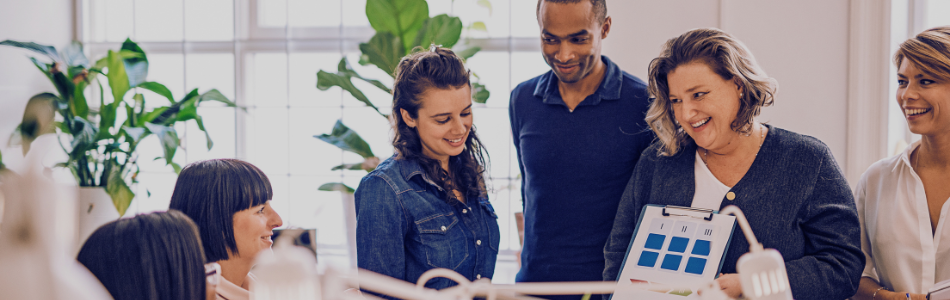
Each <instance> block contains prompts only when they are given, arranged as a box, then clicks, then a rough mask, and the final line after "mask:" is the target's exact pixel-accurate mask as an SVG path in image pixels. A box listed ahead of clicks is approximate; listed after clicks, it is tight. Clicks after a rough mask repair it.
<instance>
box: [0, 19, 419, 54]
mask: <svg viewBox="0 0 950 300" xmlns="http://www.w3.org/2000/svg"><path fill="white" fill-rule="evenodd" d="M426 14H428V12H426ZM0 45H4V46H11V47H17V48H21V49H26V50H30V51H33V52H36V53H39V54H42V55H46V57H49V59H50V60H52V61H62V60H63V59H62V58H61V57H60V56H59V53H58V52H56V48H55V47H53V46H47V45H40V44H37V43H34V42H26V43H24V42H17V41H14V40H5V41H2V42H0Z"/></svg>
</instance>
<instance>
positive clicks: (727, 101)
mask: <svg viewBox="0 0 950 300" xmlns="http://www.w3.org/2000/svg"><path fill="white" fill-rule="evenodd" d="M776 89H777V83H776V81H775V79H772V78H770V77H768V76H767V75H766V74H765V72H764V71H763V70H762V68H760V67H759V65H758V63H757V62H756V61H755V57H753V56H752V53H751V52H749V50H748V49H747V48H746V46H745V45H744V44H742V42H740V41H738V40H736V39H735V38H733V37H732V36H730V35H729V34H727V33H725V32H723V31H721V30H719V29H713V28H709V29H694V30H691V31H688V32H686V33H684V34H682V35H680V36H678V37H675V38H672V39H670V40H669V41H667V42H666V45H665V46H664V48H663V51H662V52H661V53H660V56H659V57H657V58H655V59H653V61H652V62H651V63H650V67H649V90H650V93H651V94H652V95H653V96H654V97H656V99H655V100H654V101H653V103H652V104H651V106H650V109H649V111H648V112H647V119H646V121H647V123H648V124H649V125H650V127H651V128H652V129H653V132H655V133H656V135H657V138H658V141H656V142H654V143H653V145H651V146H650V147H649V148H647V150H644V151H643V154H642V156H640V161H639V162H637V166H636V168H635V169H634V172H633V176H632V178H631V179H630V182H629V183H628V184H627V189H626V190H625V191H624V193H623V196H622V198H621V200H620V205H619V207H618V211H617V216H616V219H615V221H614V226H613V230H612V231H611V233H610V236H609V238H608V240H607V245H606V246H605V248H604V256H605V258H606V260H607V265H606V268H605V270H604V279H605V280H616V278H617V275H618V272H619V271H620V269H621V268H622V267H623V266H621V264H622V262H623V261H624V254H625V253H626V251H627V247H628V246H629V245H630V239H631V237H632V235H633V231H634V228H635V227H636V226H637V220H639V219H640V212H641V210H642V209H643V206H644V205H647V204H657V205H677V206H686V207H697V208H704V209H709V210H714V211H718V210H721V209H722V208H723V207H725V206H728V205H735V206H738V207H739V208H741V209H742V211H743V212H744V213H745V215H746V217H748V220H749V225H751V227H752V230H753V231H754V232H755V234H756V237H757V238H758V240H759V242H760V243H762V244H763V245H764V247H765V248H774V249H776V250H778V251H779V252H780V253H781V254H782V257H783V258H784V259H785V265H786V269H787V271H788V279H789V283H790V284H791V286H790V288H791V292H792V295H793V296H794V297H795V298H796V299H845V298H848V297H851V296H852V295H854V292H855V291H856V290H857V288H858V280H859V279H860V277H861V269H862V268H863V267H864V255H863V254H862V253H861V244H860V240H861V236H860V232H859V224H858V216H857V213H856V211H855V206H854V197H853V196H852V194H851V188H850V187H849V186H848V182H847V181H845V178H844V175H843V174H842V173H841V169H840V168H839V167H838V164H837V163H836V162H835V159H834V157H832V155H831V150H830V149H828V146H826V145H825V144H824V143H822V142H821V141H819V140H818V139H816V138H813V137H810V136H805V135H801V134H797V133H794V132H791V131H787V130H784V129H781V128H778V127H775V126H771V125H766V124H762V123H760V122H758V121H757V120H756V119H755V118H756V116H758V115H759V112H760V111H761V109H762V107H765V106H769V105H771V104H772V102H773V101H774V95H775V91H776ZM748 250H749V242H748V241H746V239H745V236H743V235H742V234H733V235H732V241H731V243H730V244H729V247H728V248H727V250H726V251H727V255H726V256H725V257H724V258H723V263H722V273H724V275H720V276H719V278H718V279H717V281H718V282H719V285H720V286H721V287H722V288H723V291H724V292H725V293H726V294H727V295H729V296H730V297H732V298H738V297H739V296H740V295H741V294H742V287H741V285H740V282H739V276H738V274H735V273H736V264H737V261H738V260H739V257H740V256H742V254H744V253H746V252H747V251H748ZM632 255H633V254H632ZM627 261H628V262H630V261H633V262H637V261H638V258H637V257H630V258H629V259H628V260H627Z"/></svg>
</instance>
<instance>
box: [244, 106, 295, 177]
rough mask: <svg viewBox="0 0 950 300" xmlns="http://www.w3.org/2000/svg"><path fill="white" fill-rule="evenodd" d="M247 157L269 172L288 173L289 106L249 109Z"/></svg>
mask: <svg viewBox="0 0 950 300" xmlns="http://www.w3.org/2000/svg"><path fill="white" fill-rule="evenodd" d="M249 111H250V113H249V114H248V116H247V118H246V120H247V123H246V127H245V128H246V131H247V157H248V160H250V161H252V162H254V164H255V165H257V167H259V168H261V169H262V170H264V172H267V173H273V174H287V163H288V160H287V155H288V154H289V149H288V141H287V135H288V130H287V129H288V128H287V123H288V122H287V116H288V112H287V108H257V109H249Z"/></svg>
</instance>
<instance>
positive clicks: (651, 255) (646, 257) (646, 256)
mask: <svg viewBox="0 0 950 300" xmlns="http://www.w3.org/2000/svg"><path fill="white" fill-rule="evenodd" d="M657 257H660V254H659V253H656V252H653V251H643V253H640V260H638V261H637V265H638V266H641V267H650V268H652V267H653V266H655V265H656V259H657Z"/></svg>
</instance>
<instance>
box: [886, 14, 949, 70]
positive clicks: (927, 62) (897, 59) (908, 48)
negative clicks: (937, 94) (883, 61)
mask: <svg viewBox="0 0 950 300" xmlns="http://www.w3.org/2000/svg"><path fill="white" fill-rule="evenodd" d="M904 58H907V60H909V61H910V62H911V63H913V64H914V65H915V66H917V68H918V69H920V71H922V72H924V74H927V75H930V76H933V77H936V78H939V79H943V80H950V26H941V27H934V28H931V29H927V30H924V31H923V32H921V33H919V34H917V36H915V37H913V38H909V39H907V40H906V41H904V42H903V43H901V46H900V48H899V49H897V53H894V65H896V66H897V67H898V68H900V66H901V62H902V61H903V60H904Z"/></svg>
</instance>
